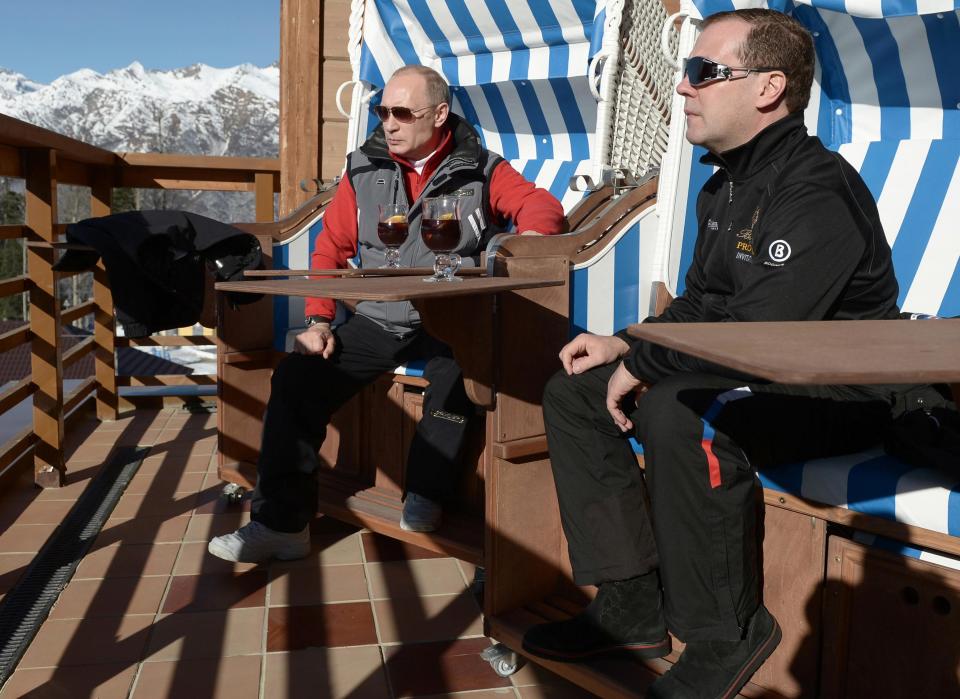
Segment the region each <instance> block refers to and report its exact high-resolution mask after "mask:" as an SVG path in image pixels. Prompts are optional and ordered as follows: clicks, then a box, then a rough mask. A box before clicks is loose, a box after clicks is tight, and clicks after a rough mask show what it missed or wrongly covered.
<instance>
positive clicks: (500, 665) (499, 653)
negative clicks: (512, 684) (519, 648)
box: [480, 643, 523, 677]
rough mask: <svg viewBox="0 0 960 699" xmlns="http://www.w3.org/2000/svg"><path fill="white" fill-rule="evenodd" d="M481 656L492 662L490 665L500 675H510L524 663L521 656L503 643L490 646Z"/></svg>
mask: <svg viewBox="0 0 960 699" xmlns="http://www.w3.org/2000/svg"><path fill="white" fill-rule="evenodd" d="M480 657H481V658H483V659H484V660H486V661H487V662H488V663H490V667H492V668H493V671H494V672H495V673H497V674H498V675H499V676H500V677H510V675H512V674H513V673H515V672H516V671H517V670H519V669H520V666H521V665H522V664H523V661H522V660H521V659H520V656H518V655H517V654H516V653H514V652H513V651H512V650H510V649H509V648H507V647H506V646H505V645H503V644H502V643H497V644H495V645H492V646H490V647H489V648H487V649H486V650H485V651H483V652H482V653H481V654H480Z"/></svg>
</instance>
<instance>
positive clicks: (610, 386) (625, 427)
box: [607, 362, 647, 432]
mask: <svg viewBox="0 0 960 699" xmlns="http://www.w3.org/2000/svg"><path fill="white" fill-rule="evenodd" d="M642 383H643V382H642V381H641V380H640V379H638V378H637V377H635V376H634V375H633V374H631V373H630V372H629V371H627V368H626V367H625V366H624V365H623V362H620V366H618V367H617V370H616V371H615V372H613V375H612V376H611V377H610V380H609V381H607V411H608V412H609V413H610V417H612V418H613V421H614V423H616V425H617V427H619V428H620V431H621V432H628V431H629V430H632V429H633V422H631V420H630V418H628V417H627V416H626V414H625V413H624V412H623V409H622V408H621V407H620V402H621V401H622V400H623V397H624V396H625V395H627V394H628V393H630V392H631V391H634V390H636V388H637V386H640V385H641V384H642ZM640 390H641V392H646V390H647V388H646V385H643V387H642V388H641V389H640Z"/></svg>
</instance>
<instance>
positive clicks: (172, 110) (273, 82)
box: [0, 61, 280, 157]
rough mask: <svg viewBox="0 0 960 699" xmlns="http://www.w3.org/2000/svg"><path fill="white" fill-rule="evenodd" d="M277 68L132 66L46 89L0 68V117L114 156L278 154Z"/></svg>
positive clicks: (66, 79)
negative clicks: (0, 114)
mask: <svg viewBox="0 0 960 699" xmlns="http://www.w3.org/2000/svg"><path fill="white" fill-rule="evenodd" d="M279 93H280V70H279V67H278V66H277V65H276V64H274V65H271V66H267V67H265V68H259V67H257V66H254V65H250V64H243V65H239V66H234V67H232V68H214V67H212V66H208V65H204V64H196V65H192V66H188V67H186V68H177V69H174V70H148V69H146V68H144V66H143V65H142V64H141V63H139V62H137V61H134V62H133V63H131V64H130V65H128V66H126V67H125V68H118V69H116V70H111V71H109V72H107V73H98V72H97V71H94V70H90V69H87V68H85V69H82V70H78V71H75V72H73V73H69V74H68V75H63V76H61V77H59V78H57V79H56V80H54V81H53V82H51V83H50V84H48V85H44V84H41V83H36V82H33V81H31V80H28V79H27V78H26V77H25V76H23V75H21V74H19V73H15V72H13V71H9V70H3V69H0V112H3V113H4V114H9V115H10V116H12V117H14V118H17V119H21V120H23V121H26V122H29V123H32V124H36V125H37V126H42V127H44V128H47V129H51V130H53V131H57V132H59V133H62V134H65V135H67V136H70V137H71V138H76V139H78V140H81V141H85V142H87V143H91V144H93V145H96V146H100V147H102V148H107V149H109V150H114V151H133V152H167V153H192V154H202V155H235V156H267V157H271V156H276V155H277V153H278V150H279V147H278V143H279V105H278V100H279Z"/></svg>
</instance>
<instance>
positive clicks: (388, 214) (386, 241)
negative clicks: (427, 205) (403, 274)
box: [377, 204, 408, 269]
mask: <svg viewBox="0 0 960 699" xmlns="http://www.w3.org/2000/svg"><path fill="white" fill-rule="evenodd" d="M407 231H408V228H407V207H406V206H405V205H404V204H381V205H380V218H379V219H377V237H378V238H380V242H381V243H383V246H384V247H385V248H386V249H387V250H386V253H385V255H384V256H385V258H386V264H385V265H383V267H385V268H387V269H397V268H399V267H400V246H401V245H403V243H404V241H405V240H406V239H407Z"/></svg>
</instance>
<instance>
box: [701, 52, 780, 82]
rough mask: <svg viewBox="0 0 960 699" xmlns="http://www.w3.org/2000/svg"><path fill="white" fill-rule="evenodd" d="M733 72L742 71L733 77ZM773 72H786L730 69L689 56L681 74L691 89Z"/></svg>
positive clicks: (767, 69)
mask: <svg viewBox="0 0 960 699" xmlns="http://www.w3.org/2000/svg"><path fill="white" fill-rule="evenodd" d="M735 70H736V71H743V75H734V74H733V71H735ZM774 70H779V71H782V72H784V73H786V72H787V71H785V70H783V68H732V67H731V66H725V65H723V64H722V63H717V62H716V61H711V60H710V59H709V58H704V57H703V56H691V57H690V58H685V59H684V60H683V74H684V75H686V76H687V80H689V81H690V86H691V87H700V86H701V85H706V84H707V83H712V82H715V81H717V80H739V79H740V78H745V77H747V76H748V75H750V73H769V72H771V71H774Z"/></svg>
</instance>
